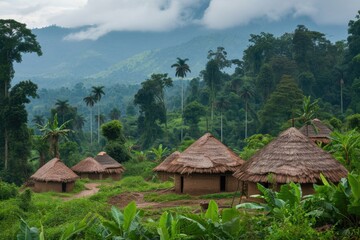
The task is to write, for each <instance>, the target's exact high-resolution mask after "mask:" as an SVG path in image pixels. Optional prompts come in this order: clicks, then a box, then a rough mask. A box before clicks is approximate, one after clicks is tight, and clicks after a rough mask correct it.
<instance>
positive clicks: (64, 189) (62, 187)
mask: <svg viewBox="0 0 360 240" xmlns="http://www.w3.org/2000/svg"><path fill="white" fill-rule="evenodd" d="M61 192H66V183H64V182H63V183H61Z"/></svg>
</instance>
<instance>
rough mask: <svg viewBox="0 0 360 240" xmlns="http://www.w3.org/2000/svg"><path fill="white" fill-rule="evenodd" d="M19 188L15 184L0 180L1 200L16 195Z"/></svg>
mask: <svg viewBox="0 0 360 240" xmlns="http://www.w3.org/2000/svg"><path fill="white" fill-rule="evenodd" d="M17 194H18V190H17V187H16V185H15V184H10V183H6V182H3V181H0V200H6V199H9V198H13V197H16V195H17Z"/></svg>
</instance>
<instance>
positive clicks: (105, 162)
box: [95, 152, 125, 173]
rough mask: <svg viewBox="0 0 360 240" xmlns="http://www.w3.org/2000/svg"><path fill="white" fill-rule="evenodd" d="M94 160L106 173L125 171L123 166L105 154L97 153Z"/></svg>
mask: <svg viewBox="0 0 360 240" xmlns="http://www.w3.org/2000/svg"><path fill="white" fill-rule="evenodd" d="M95 160H96V161H98V162H99V163H100V164H101V165H102V166H103V167H104V168H105V170H106V171H107V172H113V173H122V172H124V171H125V168H124V167H123V165H121V164H120V163H118V162H117V161H116V160H115V159H113V158H112V157H110V156H109V155H108V154H107V153H106V152H99V153H98V155H97V156H96V157H95Z"/></svg>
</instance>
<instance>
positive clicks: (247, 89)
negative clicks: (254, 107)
mask: <svg viewBox="0 0 360 240" xmlns="http://www.w3.org/2000/svg"><path fill="white" fill-rule="evenodd" d="M254 95H255V92H254V88H253V87H252V86H251V85H250V84H246V85H244V86H243V87H242V88H241V89H240V97H241V99H242V100H243V101H244V103H245V138H247V137H248V136H247V135H248V107H249V101H250V99H251V98H253V97H254Z"/></svg>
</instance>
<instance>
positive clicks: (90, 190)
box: [64, 183, 100, 200]
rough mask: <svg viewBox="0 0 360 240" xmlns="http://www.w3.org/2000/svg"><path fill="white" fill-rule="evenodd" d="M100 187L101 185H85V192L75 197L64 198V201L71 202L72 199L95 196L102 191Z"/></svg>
mask: <svg viewBox="0 0 360 240" xmlns="http://www.w3.org/2000/svg"><path fill="white" fill-rule="evenodd" d="M99 185H100V183H85V188H86V190H83V191H81V192H79V193H77V194H75V195H74V196H71V197H68V198H64V200H71V199H75V198H82V197H88V196H91V195H94V194H95V193H97V192H98V191H99V190H100V189H99V188H98V186H99Z"/></svg>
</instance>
